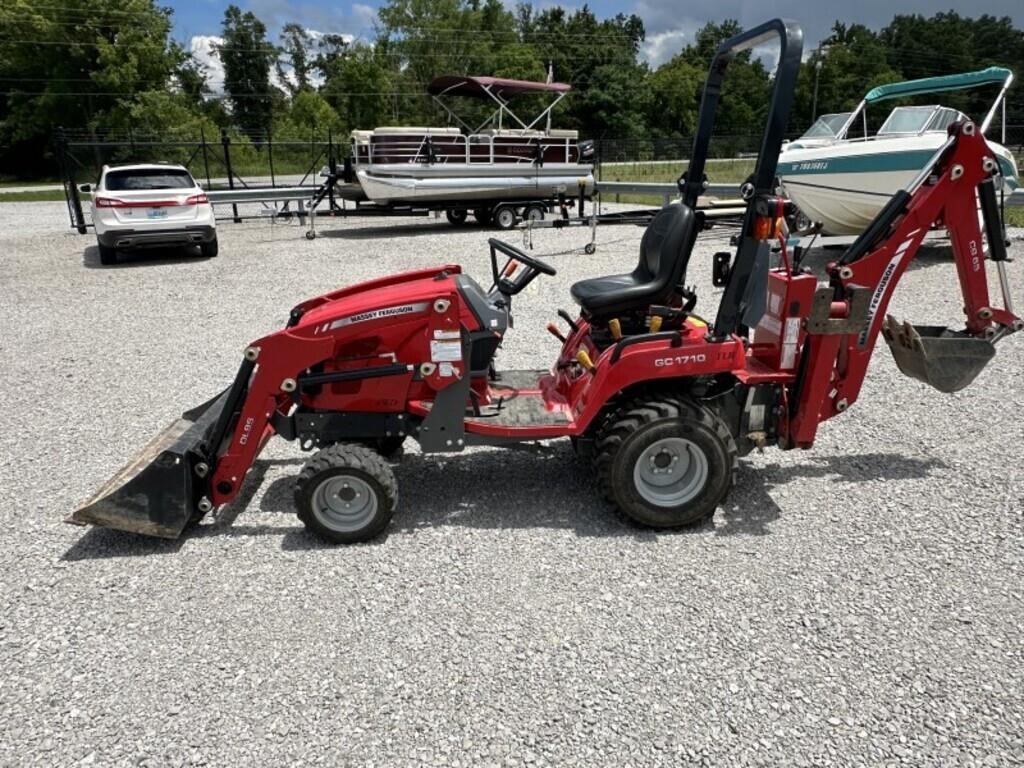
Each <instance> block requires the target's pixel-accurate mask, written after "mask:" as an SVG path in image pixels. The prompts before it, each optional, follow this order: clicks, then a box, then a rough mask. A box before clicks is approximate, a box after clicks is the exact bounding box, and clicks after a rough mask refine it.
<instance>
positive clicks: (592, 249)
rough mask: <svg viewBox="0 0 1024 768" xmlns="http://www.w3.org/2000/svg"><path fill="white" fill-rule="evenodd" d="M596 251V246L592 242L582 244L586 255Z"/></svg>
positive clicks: (591, 254)
mask: <svg viewBox="0 0 1024 768" xmlns="http://www.w3.org/2000/svg"><path fill="white" fill-rule="evenodd" d="M596 251H597V246H596V245H594V244H593V243H587V244H586V245H584V246H583V252H584V253H585V254H587V256H593V255H594V253H595V252H596Z"/></svg>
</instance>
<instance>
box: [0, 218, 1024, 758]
mask: <svg viewBox="0 0 1024 768" xmlns="http://www.w3.org/2000/svg"><path fill="white" fill-rule="evenodd" d="M320 224H321V226H322V227H323V229H322V234H321V237H319V238H317V239H316V240H315V241H313V242H307V241H305V240H304V239H302V237H301V230H300V229H299V228H298V227H297V226H295V225H287V224H279V225H276V226H270V225H269V224H267V223H265V222H263V223H259V222H257V223H253V222H250V223H246V224H243V225H232V224H227V223H225V224H223V225H222V226H221V229H220V241H221V256H219V257H218V258H216V259H212V260H207V261H204V260H202V259H199V258H181V257H175V256H173V254H164V256H170V258H157V259H153V258H142V259H138V260H135V261H132V262H130V263H128V264H125V265H123V266H120V267H117V268H102V267H100V266H99V264H98V257H97V254H96V249H95V241H94V240H93V239H92V238H91V237H82V236H79V235H76V234H73V233H71V232H70V231H69V230H66V228H65V227H66V218H65V214H64V210H63V206H62V204H60V203H52V204H51V203H32V204H21V203H7V204H3V205H2V206H0V254H2V260H0V321H2V326H3V329H4V330H3V332H2V335H0V384H2V391H3V393H4V399H5V401H6V403H7V406H6V408H5V412H4V416H3V418H2V425H3V426H2V430H0V472H2V475H0V489H2V494H3V503H2V504H0V523H2V525H3V535H2V536H0V568H2V574H3V575H2V578H0V669H2V673H0V764H3V765H11V766H30V765H45V766H54V765H74V764H94V765H122V764H123V765H151V766H167V765H227V764H250V765H282V764H286V763H287V764H291V763H302V764H309V765H314V764H315V765H329V766H339V765H353V766H387V767H391V766H406V765H408V766H419V765H444V766H474V767H475V766H490V765H522V764H530V765H557V766H565V765H588V766H591V765H600V766H616V767H619V766H652V765H671V766H679V765H730V766H731V765H740V764H749V765H766V766H777V765H824V764H844V765H845V764H851V765H888V764H896V763H903V764H906V765H913V766H921V765H943V766H948V765H999V766H1003V765H1008V764H1021V763H1024V700H1022V697H1024V642H1022V639H1021V638H1022V636H1024V604H1022V599H1024V598H1022V593H1021V584H1022V583H1024V546H1022V536H1021V534H1022V530H1021V529H1022V523H1024V518H1022V513H1024V469H1022V458H1024V419H1022V417H1021V416H1022V412H1024V334H1022V335H1019V336H1015V337H1012V338H1010V339H1008V340H1006V341H1005V342H1003V343H1002V344H1001V345H1000V349H999V352H998V354H997V356H996V358H995V360H994V361H993V362H992V363H991V364H990V366H989V367H988V368H987V369H986V370H985V372H984V373H983V374H982V375H981V376H980V377H979V380H978V381H977V382H976V384H975V385H974V386H973V387H972V388H970V389H968V390H966V391H964V392H961V393H959V394H956V395H942V394H940V393H938V392H935V391H933V390H930V389H928V388H927V387H925V386H924V385H922V384H919V383H917V382H915V381H912V380H909V379H906V378H903V377H902V376H901V375H900V374H899V373H898V371H897V370H896V367H895V365H894V364H893V362H892V359H891V357H890V355H889V352H888V350H887V349H886V348H885V345H884V344H882V345H880V348H879V350H878V353H877V355H876V356H875V360H874V362H873V367H872V369H871V371H870V373H869V376H868V379H867V382H866V384H865V387H864V391H863V395H862V398H861V400H860V402H859V403H858V404H857V405H856V406H855V407H854V408H852V409H851V410H850V412H849V413H847V414H844V415H843V416H841V417H839V418H837V419H835V420H834V421H832V422H829V423H827V424H825V425H824V426H823V428H822V430H821V432H820V437H819V441H818V444H817V446H816V447H815V449H814V450H813V451H810V452H796V451H794V452H788V453H784V452H781V451H778V450H775V449H770V450H769V451H767V452H766V453H764V454H763V455H756V454H755V455H752V456H751V457H749V458H747V459H744V460H742V461H741V468H740V471H739V475H738V480H737V485H736V488H735V489H734V491H733V493H732V494H731V496H730V497H729V498H728V500H727V504H726V506H724V507H723V508H722V509H720V510H719V511H718V512H717V514H716V515H715V517H714V520H713V522H712V523H710V524H708V525H706V526H704V527H701V528H699V529H697V530H691V531H686V532H677V533H654V532H652V531H649V530H642V529H639V528H636V527H634V526H632V525H630V524H629V523H628V522H626V521H624V520H623V519H621V518H619V517H618V516H617V515H615V514H614V513H612V512H610V511H609V510H607V509H606V508H604V506H603V505H602V503H601V502H600V501H599V498H598V494H597V492H596V489H595V482H594V478H593V476H592V474H591V472H590V470H589V468H588V467H586V466H584V465H582V464H580V463H578V462H577V461H576V460H575V459H574V458H573V455H572V452H571V450H570V449H569V446H568V445H567V444H565V443H564V442H553V443H549V444H543V445H540V446H537V447H534V448H530V449H524V450H505V451H497V450H474V451H472V452H467V454H466V455H463V456H459V457H446V458H442V459H440V460H438V459H431V460H429V461H428V460H424V459H423V458H422V457H421V456H420V455H419V454H418V453H416V452H415V451H409V452H408V453H407V455H406V458H405V460H404V462H403V463H402V465H401V466H400V467H399V468H398V469H397V475H398V479H399V483H400V486H401V502H400V509H399V511H398V513H397V514H396V516H395V519H394V522H393V524H392V526H391V528H390V529H389V532H388V535H387V536H386V537H383V538H381V539H380V540H379V541H376V542H374V543H373V544H370V545H363V546H354V547H348V548H345V547H340V548H335V547H328V546H325V545H323V544H322V543H320V542H319V541H318V540H316V539H314V538H312V537H311V536H309V535H307V534H306V533H305V531H304V529H303V528H302V527H301V525H300V523H299V522H298V520H297V519H296V518H295V515H294V511H293V507H292V501H291V483H292V478H293V476H294V475H295V474H296V473H297V472H298V470H299V467H300V464H301V461H302V454H301V453H300V452H299V451H298V450H297V448H295V447H294V446H292V445H291V444H289V443H285V442H283V441H278V442H274V443H272V444H271V445H270V446H268V450H267V451H266V452H265V453H264V455H263V456H262V457H261V459H260V460H259V461H258V462H257V464H256V466H255V470H254V475H255V477H254V478H252V479H259V478H262V483H261V484H260V485H259V486H258V488H257V487H255V486H256V483H250V492H249V493H246V494H244V497H243V498H242V499H241V503H236V504H234V505H233V506H232V507H230V508H228V509H226V510H224V511H223V512H222V513H221V515H220V518H219V519H218V520H216V521H208V523H207V524H204V525H203V526H201V527H200V528H199V529H197V530H195V531H193V532H191V533H190V534H189V535H187V536H186V537H185V538H183V539H182V540H180V541H177V542H161V541H151V540H145V539H140V538H134V537H132V536H130V535H127V534H121V533H118V532H114V531H107V530H85V529H81V528H75V527H71V526H68V525H65V524H63V523H62V522H61V521H62V518H63V516H64V515H65V514H67V513H68V512H69V511H71V510H72V509H73V508H74V506H75V504H76V503H77V502H81V501H83V500H84V499H85V498H87V497H88V496H89V495H90V494H91V493H92V492H93V491H94V490H95V489H96V487H98V485H99V484H100V483H102V482H103V481H105V480H106V479H107V478H108V477H109V476H110V475H111V474H112V473H113V472H114V471H115V470H116V469H117V468H118V467H120V466H121V464H122V463H123V462H124V461H125V460H126V459H127V458H128V457H129V456H131V455H132V453H133V452H134V451H135V450H136V449H137V448H138V447H140V446H141V445H143V444H144V443H145V442H146V441H147V440H148V439H149V438H150V437H151V436H152V435H153V434H154V433H155V432H156V431H158V430H159V429H161V428H162V427H163V426H164V425H165V424H166V423H168V422H169V421H171V420H172V419H174V418H175V417H176V416H177V415H178V414H179V413H180V412H181V411H182V410H184V409H186V408H188V407H191V406H193V405H195V404H198V403H200V402H202V401H204V400H205V399H207V398H208V397H209V396H210V395H211V394H212V393H214V392H216V391H217V390H219V389H220V388H222V387H223V386H224V385H225V384H226V383H227V382H228V381H229V380H230V378H231V376H232V375H233V373H234V371H235V369H236V367H237V364H238V362H239V360H240V356H241V353H242V350H243V348H244V347H245V345H246V343H247V342H248V341H250V340H251V339H253V338H256V337H258V336H260V335H262V334H264V333H266V332H268V331H270V330H273V329H275V328H277V327H280V326H281V325H282V324H283V323H284V321H285V320H286V317H287V312H288V310H289V309H290V308H291V307H292V306H293V305H294V304H296V303H297V302H298V301H300V300H301V299H303V298H306V297H307V296H310V295H313V294H316V293H321V292H323V291H325V290H327V289H330V288H333V287H336V286H338V285H342V284H346V283H350V282H353V281H357V280H362V279H365V278H368V277H371V276H375V275H380V274H382V273H386V272H391V271H397V270H401V269H406V268H412V267H418V266H424V265H434V264H440V263H445V262H450V261H459V262H461V263H463V264H464V265H465V267H466V269H467V271H469V272H471V273H473V274H477V275H480V276H485V275H486V274H487V273H488V269H489V268H488V266H487V264H488V261H487V250H486V245H485V243H486V239H487V237H488V236H489V235H491V234H492V233H490V232H487V231H484V230H480V229H475V228H466V229H461V230H453V229H452V228H451V227H450V226H448V225H447V223H446V222H444V221H443V220H442V221H436V220H434V219H432V218H419V219H393V220H380V221H373V220H370V221H366V220H364V221H362V222H358V221H350V222H345V223H335V222H332V221H328V220H326V219H321V221H320ZM586 236H587V235H586V232H585V231H584V230H582V229H573V230H568V231H566V230H563V231H560V232H553V231H543V232H540V233H538V234H537V235H536V237H535V252H536V253H537V254H539V255H544V254H548V253H551V252H558V251H566V250H569V249H573V248H579V247H580V246H582V244H583V243H584V242H585V240H586ZM599 236H600V240H601V242H600V245H599V249H598V252H597V254H596V255H594V256H590V257H588V256H584V255H582V253H581V252H579V251H578V250H577V251H575V252H574V253H569V254H562V255H557V256H552V257H551V258H550V260H551V262H552V263H553V264H554V265H555V266H557V267H558V269H559V274H558V276H557V277H555V278H544V277H541V278H539V279H538V280H537V282H536V283H535V284H534V285H535V290H531V291H528V292H526V293H524V294H523V295H521V296H520V297H518V299H517V302H516V310H517V311H516V320H517V322H516V327H515V330H514V331H512V332H511V334H510V337H509V339H508V342H507V343H506V345H505V349H504V350H503V351H502V352H501V353H500V363H501V364H502V366H503V367H506V368H535V367H536V368H541V367H546V366H547V365H548V364H549V363H550V361H551V360H552V359H553V358H554V356H555V354H556V350H557V342H556V341H555V340H554V339H553V338H551V337H550V336H549V335H548V334H547V333H546V332H545V331H544V325H545V323H546V322H547V321H548V320H550V319H553V318H554V315H555V309H556V308H557V307H564V308H566V309H569V308H571V301H570V299H569V295H568V289H569V285H570V284H571V283H572V282H573V281H574V280H577V279H580V278H581V277H584V276H591V275H596V274H602V273H607V272H612V271H622V270H624V269H626V268H631V267H632V263H633V262H634V260H635V254H636V251H637V246H638V243H639V240H640V236H641V230H639V229H634V228H627V227H620V228H608V229H605V230H602V231H601V232H600V233H599ZM715 237H716V234H715V233H713V232H712V233H707V236H706V237H705V238H704V239H702V241H701V244H700V245H699V246H698V250H697V252H696V253H695V255H694V258H693V260H692V261H691V266H690V280H691V281H692V282H695V283H697V285H698V286H699V292H700V295H701V301H700V303H699V304H698V309H699V308H700V307H703V308H704V311H705V312H706V313H708V314H713V311H714V307H715V306H716V305H717V300H718V296H719V293H720V292H719V291H717V290H715V289H712V288H711V287H710V262H711V258H710V257H711V254H712V253H713V252H714V251H715V250H718V249H720V248H721V244H720V243H716V242H715ZM717 237H718V239H719V240H720V239H721V236H717ZM1012 251H1013V253H1012V255H1014V256H1016V261H1015V262H1014V263H1012V264H1010V265H1009V271H1010V275H1011V278H1012V279H1013V281H1014V283H1015V286H1016V290H1017V293H1016V298H1017V301H1018V302H1019V304H1018V305H1024V293H1022V291H1024V243H1021V242H1020V241H1018V242H1016V243H1015V244H1014V246H1013V249H1012ZM960 303H961V302H960V300H959V294H958V288H957V286H956V283H955V274H954V270H953V267H952V263H951V261H950V259H949V258H948V254H947V253H946V252H944V251H943V250H941V249H931V250H929V251H928V252H927V253H926V254H924V255H923V256H922V258H921V259H920V260H919V261H918V262H917V264H916V268H914V269H913V270H912V271H911V272H909V273H908V275H907V276H906V278H905V280H904V282H903V283H902V284H901V286H900V288H899V290H898V292H897V296H896V301H895V305H894V314H896V315H897V316H899V317H908V318H910V319H912V320H914V321H916V322H919V323H924V322H928V321H937V322H943V321H948V322H955V321H957V319H958V318H959V317H960V314H959V313H960V310H959V306H960Z"/></svg>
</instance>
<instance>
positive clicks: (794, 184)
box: [778, 67, 1019, 235]
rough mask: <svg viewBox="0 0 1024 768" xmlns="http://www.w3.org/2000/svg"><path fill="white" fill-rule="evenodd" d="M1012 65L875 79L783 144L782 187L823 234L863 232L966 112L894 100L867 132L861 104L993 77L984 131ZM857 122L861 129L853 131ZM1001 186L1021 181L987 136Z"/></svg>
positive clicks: (1002, 100)
mask: <svg viewBox="0 0 1024 768" xmlns="http://www.w3.org/2000/svg"><path fill="white" fill-rule="evenodd" d="M1012 81H1013V73H1012V72H1011V71H1010V70H1008V69H1003V68H1001V67H989V68H988V69H984V70H980V71H978V72H967V73H963V74H958V75H948V76H943V77H929V78H924V79H921V80H908V81H906V82H902V83H890V84H888V85H881V86H878V87H877V88H874V89H872V90H871V91H869V92H868V93H867V94H866V95H865V96H864V98H863V100H862V101H861V102H860V105H859V106H858V107H857V108H856V109H855V110H854V111H853V112H844V113H836V114H828V115H822V116H821V117H819V118H818V120H817V121H816V122H815V123H814V124H813V125H812V126H811V127H810V129H809V130H808V131H807V132H806V133H805V134H804V135H803V136H801V137H800V138H799V139H797V140H796V141H793V142H791V143H789V144H788V145H786V147H785V149H784V150H783V153H782V156H781V157H780V158H779V166H778V174H779V177H780V179H781V181H782V185H783V187H784V189H785V193H786V195H787V196H788V197H789V198H790V199H791V200H792V201H793V202H794V203H796V205H797V207H798V208H799V209H800V211H801V212H802V213H803V215H804V216H805V217H806V218H807V220H808V222H813V223H816V224H820V225H821V231H822V232H823V233H825V234H829V235H852V234H859V233H860V232H862V231H863V230H864V229H865V228H866V227H867V225H868V224H869V223H870V222H871V221H872V220H873V219H874V218H875V216H876V215H877V214H878V212H879V211H880V210H881V208H882V207H883V206H884V205H885V203H886V201H887V200H888V199H889V198H890V197H892V195H893V194H895V193H896V192H897V191H899V190H900V189H903V188H904V187H905V186H906V185H907V184H909V183H910V182H911V181H912V180H913V179H914V177H915V176H917V174H918V173H919V172H920V171H921V169H922V168H924V167H925V166H926V164H927V163H928V160H929V159H930V158H931V157H932V155H934V154H935V152H936V151H937V150H938V149H939V147H941V146H942V144H943V143H944V142H945V141H946V137H947V129H948V127H949V126H950V125H951V124H953V123H954V122H957V121H959V120H963V119H966V118H965V115H963V113H961V112H958V111H957V110H955V109H950V108H949V107H944V106H941V105H937V104H933V105H929V106H900V107H896V108H895V109H893V110H892V112H891V113H890V114H889V116H888V117H887V118H886V120H885V122H884V123H882V126H881V127H880V128H879V129H878V131H877V133H876V134H875V135H874V136H869V135H867V107H868V105H870V104H876V103H878V102H881V101H885V100H888V99H895V98H908V97H911V96H918V95H922V94H929V93H940V92H945V91H954V90H965V89H972V88H977V87H980V86H985V85H999V86H1000V88H999V94H998V96H997V97H996V100H995V102H994V103H993V105H992V107H991V109H990V110H989V111H988V113H987V114H986V116H985V118H984V120H983V121H982V122H981V130H982V132H983V133H986V132H987V131H988V129H989V127H990V126H991V123H992V120H993V118H994V117H995V115H996V113H997V111H998V110H999V109H1000V107H1002V109H1003V120H1002V123H1003V131H1004V136H1003V142H1005V123H1006V121H1005V104H1006V102H1005V98H1006V91H1007V89H1008V88H1009V87H1010V84H1011V83H1012ZM858 123H860V125H861V126H863V135H862V136H860V137H856V138H854V137H851V136H850V133H851V131H853V130H856V127H857V125H858ZM989 144H990V145H991V146H992V150H993V152H994V153H995V154H996V156H997V157H996V159H997V160H998V162H999V169H1000V172H1001V174H1002V184H1003V189H1004V190H1005V191H1006V192H1012V191H1013V190H1015V189H1016V188H1017V187H1018V185H1019V180H1018V172H1017V164H1016V162H1015V161H1014V157H1013V154H1012V153H1011V152H1010V151H1009V150H1007V149H1006V148H1005V147H1004V146H1002V145H1001V144H996V143H995V142H993V141H992V140H991V139H990V140H989Z"/></svg>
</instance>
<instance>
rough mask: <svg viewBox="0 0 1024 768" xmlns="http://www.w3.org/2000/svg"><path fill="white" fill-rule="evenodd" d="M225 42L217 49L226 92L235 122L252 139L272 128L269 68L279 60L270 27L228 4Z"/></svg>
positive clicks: (251, 14) (248, 13) (272, 104)
mask: <svg viewBox="0 0 1024 768" xmlns="http://www.w3.org/2000/svg"><path fill="white" fill-rule="evenodd" d="M223 27H224V30H223V38H224V42H223V43H222V44H221V45H219V46H217V51H218V53H219V54H220V59H221V62H222V63H223V64H224V90H225V91H227V93H228V96H229V97H230V100H231V115H232V118H233V120H234V123H235V124H236V125H237V126H238V127H239V128H240V129H241V130H242V131H243V132H244V133H246V134H248V135H250V136H254V135H258V134H261V133H264V132H266V131H267V130H268V129H269V128H270V124H271V115H272V113H273V110H274V98H273V93H272V90H273V89H272V88H271V85H270V68H271V67H272V66H273V65H274V64H275V62H276V61H277V57H278V51H277V48H275V47H274V46H273V45H271V44H270V42H269V41H268V40H267V28H266V27H265V26H264V25H263V22H262V21H260V20H259V19H258V18H256V16H255V15H254V14H253V13H252V11H246V12H245V13H243V12H242V10H241V9H240V8H239V7H238V6H236V5H229V6H228V7H227V10H225V11H224V23H223Z"/></svg>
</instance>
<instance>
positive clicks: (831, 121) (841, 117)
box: [800, 112, 853, 139]
mask: <svg viewBox="0 0 1024 768" xmlns="http://www.w3.org/2000/svg"><path fill="white" fill-rule="evenodd" d="M852 114H853V113H852V112H835V113H833V114H830V115H822V116H821V117H819V118H818V119H817V120H815V121H814V124H813V125H812V126H811V127H810V128H808V129H807V130H806V131H805V132H804V134H803V136H801V137H800V138H801V139H835V138H837V137H838V136H839V131H841V130H842V128H843V126H844V125H846V121H847V120H848V119H849V118H850V115H852Z"/></svg>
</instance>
